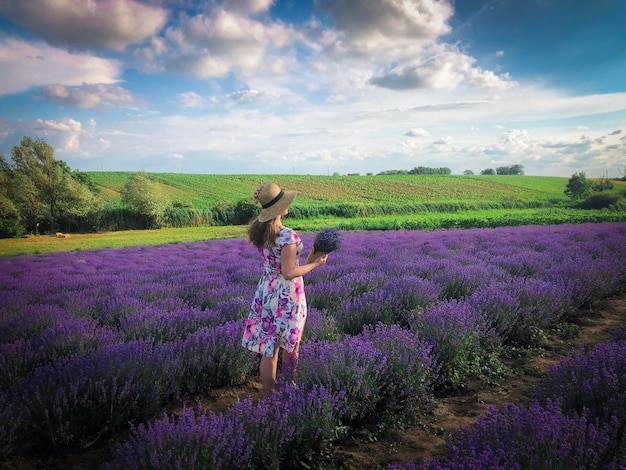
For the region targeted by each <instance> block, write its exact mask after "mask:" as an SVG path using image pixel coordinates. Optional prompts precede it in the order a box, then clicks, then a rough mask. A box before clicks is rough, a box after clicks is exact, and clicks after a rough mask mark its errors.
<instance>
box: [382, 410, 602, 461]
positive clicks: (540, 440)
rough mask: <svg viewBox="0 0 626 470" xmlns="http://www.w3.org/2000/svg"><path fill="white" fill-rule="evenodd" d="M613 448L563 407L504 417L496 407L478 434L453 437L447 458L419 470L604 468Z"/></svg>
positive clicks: (472, 430)
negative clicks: (566, 412)
mask: <svg viewBox="0 0 626 470" xmlns="http://www.w3.org/2000/svg"><path fill="white" fill-rule="evenodd" d="M609 445H610V438H609V436H608V434H607V430H606V429H605V428H604V427H602V426H600V427H597V426H595V425H593V424H592V423H590V422H588V421H587V420H586V419H585V418H581V417H567V416H565V415H564V414H563V413H562V412H561V410H560V408H559V405H558V403H553V402H549V403H547V405H546V407H545V408H543V407H541V406H540V405H539V404H538V403H537V402H533V403H531V404H530V405H529V406H527V407H519V406H516V405H512V404H510V403H505V404H503V405H502V410H501V411H499V410H498V409H497V408H496V407H495V406H491V407H490V410H489V412H488V413H487V415H486V416H484V417H480V418H478V419H477V420H476V423H475V425H474V427H473V428H464V429H463V430H462V431H461V432H459V433H457V434H456V435H455V436H453V437H452V439H451V440H450V442H449V443H447V444H446V452H445V455H444V457H443V458H441V459H431V460H429V461H427V462H425V463H424V464H423V465H421V466H420V467H413V468H419V469H420V470H443V469H447V470H457V469H458V470H461V469H482V468H507V469H509V468H510V469H526V468H528V469H530V468H532V469H551V470H556V469H562V470H570V469H573V468H603V466H604V465H606V464H610V462H611V461H612V456H611V455H610V454H607V453H606V452H607V450H608V448H609ZM392 468H393V467H392ZM396 468H398V467H396ZM406 468H407V469H408V468H409V467H406ZM608 468H610V467H608Z"/></svg>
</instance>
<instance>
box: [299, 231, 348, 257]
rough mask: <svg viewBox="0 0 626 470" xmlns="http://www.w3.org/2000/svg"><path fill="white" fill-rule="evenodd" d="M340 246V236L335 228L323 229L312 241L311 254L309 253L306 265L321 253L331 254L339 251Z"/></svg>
mask: <svg viewBox="0 0 626 470" xmlns="http://www.w3.org/2000/svg"><path fill="white" fill-rule="evenodd" d="M340 246H341V235H340V234H339V230H337V229H335V228H325V229H323V230H321V231H320V232H319V233H318V234H317V236H316V237H315V240H314V241H313V249H312V250H311V253H309V256H308V258H307V263H310V262H311V261H313V260H314V259H315V258H317V257H319V256H321V255H322V254H323V253H331V252H333V251H335V250H337V249H339V247H340Z"/></svg>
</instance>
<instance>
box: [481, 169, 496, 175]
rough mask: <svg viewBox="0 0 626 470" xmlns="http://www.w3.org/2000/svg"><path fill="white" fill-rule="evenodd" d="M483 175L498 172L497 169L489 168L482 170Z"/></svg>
mask: <svg viewBox="0 0 626 470" xmlns="http://www.w3.org/2000/svg"><path fill="white" fill-rule="evenodd" d="M480 174H481V175H495V174H496V170H494V169H493V168H487V169H485V170H483V171H481V172H480Z"/></svg>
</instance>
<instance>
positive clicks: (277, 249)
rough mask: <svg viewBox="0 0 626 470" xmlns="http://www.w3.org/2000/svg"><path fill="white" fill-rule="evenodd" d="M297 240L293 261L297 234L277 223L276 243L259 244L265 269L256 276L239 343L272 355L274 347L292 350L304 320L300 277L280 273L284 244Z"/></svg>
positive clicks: (299, 243)
mask: <svg viewBox="0 0 626 470" xmlns="http://www.w3.org/2000/svg"><path fill="white" fill-rule="evenodd" d="M294 243H295V244H296V263H297V262H298V258H299V257H300V255H301V254H302V250H303V246H302V241H301V240H300V237H299V236H298V234H296V232H294V231H293V230H292V229H290V228H287V227H283V226H280V227H279V228H278V236H277V239H276V245H272V246H270V245H268V244H266V245H265V246H264V247H263V248H259V252H260V253H261V257H262V259H263V267H264V272H263V275H262V276H261V279H259V283H258V285H257V290H256V292H255V294H254V299H253V300H252V305H251V307H250V313H249V315H248V319H247V321H246V328H245V331H244V334H243V339H242V340H241V344H242V345H243V347H245V348H247V349H249V350H250V351H253V352H256V353H259V354H263V355H264V356H268V357H271V356H273V355H274V351H275V349H276V348H277V347H283V348H284V349H285V350H287V352H289V353H292V352H293V350H294V348H295V347H296V345H297V344H298V342H299V341H300V338H301V337H302V329H303V328H304V322H305V321H306V314H307V305H306V297H305V295H304V282H303V280H302V277H301V276H299V277H296V278H293V279H289V280H288V279H285V278H284V277H283V276H282V273H281V265H280V264H281V257H280V255H281V251H282V248H283V246H285V245H291V244H294Z"/></svg>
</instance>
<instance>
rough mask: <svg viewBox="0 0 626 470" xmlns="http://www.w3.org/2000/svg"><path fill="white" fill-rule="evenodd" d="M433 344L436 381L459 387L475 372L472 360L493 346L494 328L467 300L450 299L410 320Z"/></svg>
mask: <svg viewBox="0 0 626 470" xmlns="http://www.w3.org/2000/svg"><path fill="white" fill-rule="evenodd" d="M410 326H411V329H412V330H413V331H416V332H418V333H419V335H420V336H421V337H422V338H424V339H425V340H426V341H427V342H428V343H429V344H430V345H431V347H432V351H431V353H430V355H431V358H432V361H433V363H434V364H435V365H436V369H437V370H438V374H437V375H436V377H435V378H436V383H435V384H434V385H436V386H437V387H440V388H457V387H459V386H462V385H463V384H464V383H465V381H466V380H467V379H468V378H469V377H471V376H473V375H476V371H475V370H474V369H472V364H476V363H480V362H481V361H482V359H483V358H484V357H486V356H487V355H488V353H489V352H490V351H492V350H493V336H494V332H493V330H492V329H491V328H490V326H489V323H488V322H487V321H485V317H484V316H483V315H481V314H480V313H479V311H478V310H476V309H475V308H473V307H472V305H471V304H470V303H468V302H467V301H465V300H450V301H447V302H440V303H437V304H434V305H431V306H430V307H428V308H427V309H426V310H425V311H424V312H421V313H419V314H416V315H415V316H414V317H413V319H412V320H411V323H410Z"/></svg>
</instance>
